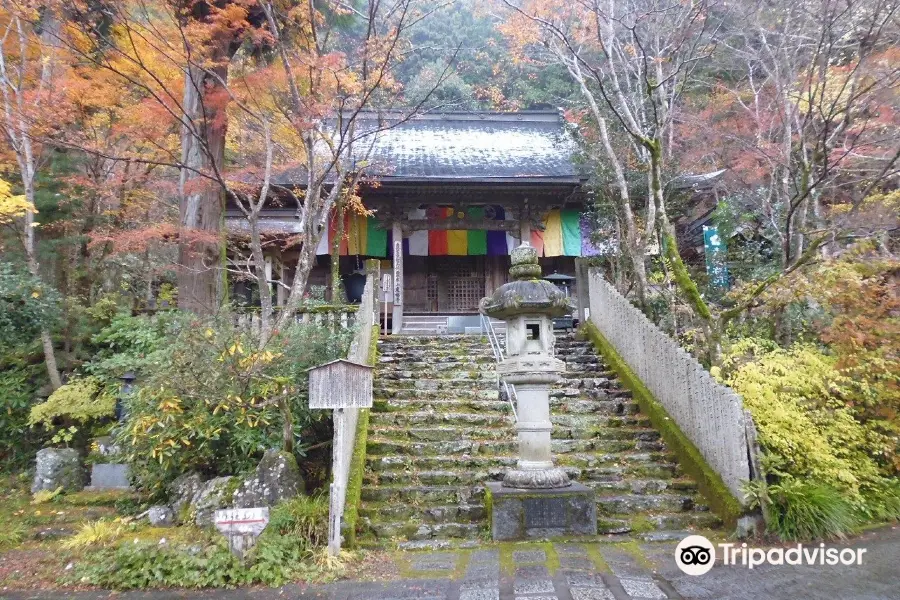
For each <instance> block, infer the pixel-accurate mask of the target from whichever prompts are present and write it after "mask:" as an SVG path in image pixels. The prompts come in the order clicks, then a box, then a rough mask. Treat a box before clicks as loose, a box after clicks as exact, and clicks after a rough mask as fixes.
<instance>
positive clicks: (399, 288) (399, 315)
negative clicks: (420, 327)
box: [391, 221, 403, 335]
mask: <svg viewBox="0 0 900 600" xmlns="http://www.w3.org/2000/svg"><path fill="white" fill-rule="evenodd" d="M391 234H392V239H393V243H394V278H393V280H394V291H393V293H394V313H393V316H392V326H391V332H392V333H393V334H395V335H396V334H398V333H400V330H401V329H403V229H402V228H401V227H400V222H399V221H394V224H393V225H392V226H391Z"/></svg>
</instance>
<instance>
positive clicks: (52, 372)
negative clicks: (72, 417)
mask: <svg viewBox="0 0 900 600" xmlns="http://www.w3.org/2000/svg"><path fill="white" fill-rule="evenodd" d="M29 154H30V152H29ZM26 171H27V172H23V173H22V177H23V179H24V180H25V181H24V183H25V186H24V187H25V199H26V200H28V202H29V203H31V205H32V206H34V183H33V181H34V179H33V178H34V171H33V170H31V167H30V166H28V167H26ZM25 258H26V260H27V262H28V270H29V272H31V274H32V275H33V276H34V277H35V278H39V277H40V276H41V272H40V268H39V267H38V261H37V252H36V250H35V246H34V213H33V212H31V211H30V210H29V211H27V212H26V213H25ZM41 346H42V347H43V349H44V364H45V365H47V375H48V376H49V377H50V385H51V386H52V387H53V389H54V390H58V389H59V388H61V387H62V378H61V377H60V376H59V367H58V366H57V364H56V352H55V350H54V349H53V337H52V336H51V335H50V330H49V329H47V328H46V327H44V328H42V329H41Z"/></svg>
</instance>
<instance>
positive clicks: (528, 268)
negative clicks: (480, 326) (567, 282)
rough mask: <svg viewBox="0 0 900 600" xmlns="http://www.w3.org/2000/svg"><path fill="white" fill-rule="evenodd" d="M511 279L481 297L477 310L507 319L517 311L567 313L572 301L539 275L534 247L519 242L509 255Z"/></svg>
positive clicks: (552, 313)
mask: <svg viewBox="0 0 900 600" xmlns="http://www.w3.org/2000/svg"><path fill="white" fill-rule="evenodd" d="M510 260H511V262H512V267H510V269H509V274H510V276H511V277H512V278H513V281H510V282H509V283H506V284H503V285H502V286H500V287H499V288H497V290H496V291H495V292H494V293H493V295H491V296H490V297H488V298H483V299H482V300H481V312H483V313H484V314H486V315H488V316H489V317H494V318H495V319H504V320H506V319H509V318H511V317H516V316H519V315H526V314H528V315H535V314H539V315H547V316H549V317H550V318H555V317H561V316H563V315H567V314H569V313H570V312H571V310H572V304H571V302H570V301H569V299H568V298H566V295H565V294H564V293H563V292H562V291H561V290H560V289H559V288H558V287H556V286H555V285H553V284H552V283H550V282H549V281H547V280H546V279H541V266H540V265H539V264H538V255H537V250H536V249H535V248H533V247H531V246H530V245H528V244H522V245H521V246H519V247H518V248H516V249H515V250H513V251H512V254H511V255H510Z"/></svg>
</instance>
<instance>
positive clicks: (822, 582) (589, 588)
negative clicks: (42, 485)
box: [0, 526, 900, 600]
mask: <svg viewBox="0 0 900 600" xmlns="http://www.w3.org/2000/svg"><path fill="white" fill-rule="evenodd" d="M839 546H841V547H856V548H866V549H867V553H866V554H865V555H864V562H863V564H862V565H861V566H849V567H845V566H840V567H827V566H762V567H757V568H755V569H753V570H749V569H747V568H746V567H734V566H724V565H719V564H717V565H716V567H715V568H713V570H712V571H710V572H709V573H707V574H705V575H702V576H699V577H691V576H688V575H684V574H683V573H682V572H681V571H680V570H679V569H678V568H677V567H676V566H675V561H674V548H675V543H674V542H664V543H662V542H661V543H644V542H630V543H625V544H612V543H584V544H582V543H571V544H557V543H554V544H550V543H543V544H521V545H509V544H506V545H503V546H500V547H499V548H498V547H495V546H487V547H484V548H476V549H473V550H463V551H450V550H447V551H438V552H401V553H398V554H397V555H396V560H397V561H398V563H399V564H400V565H402V569H401V570H402V571H403V573H404V576H405V577H406V578H405V579H403V580H400V581H394V582H387V583H371V582H358V581H342V582H339V583H335V584H330V585H325V586H317V587H313V588H301V587H298V586H287V587H284V588H281V589H250V590H232V591H222V590H217V591H208V592H146V593H128V594H115V595H112V596H111V595H109V594H105V593H97V592H91V593H69V592H56V593H43V594H39V593H38V594H34V593H32V594H28V593H9V594H3V593H2V592H0V598H10V599H17V600H18V599H25V598H35V599H48V600H49V599H54V600H55V599H56V598H81V599H83V600H97V599H99V598H107V597H114V598H118V599H122V600H140V599H147V600H163V599H169V598H172V599H174V598H187V599H193V600H201V599H205V598H217V599H224V600H243V599H259V600H270V599H273V600H274V599H276V598H284V599H296V600H313V599H316V600H420V599H421V600H666V599H670V600H751V599H752V600H819V599H821V600H825V599H828V600H900V528H898V527H896V526H895V527H888V528H884V529H881V530H878V531H873V532H870V533H868V534H865V535H863V536H860V537H859V538H857V539H856V540H854V541H853V542H852V543H851V544H846V545H839ZM419 575H421V576H419Z"/></svg>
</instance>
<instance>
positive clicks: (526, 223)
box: [519, 215, 531, 246]
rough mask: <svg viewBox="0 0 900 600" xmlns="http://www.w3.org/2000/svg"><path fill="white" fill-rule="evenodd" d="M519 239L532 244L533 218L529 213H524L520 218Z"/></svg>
mask: <svg viewBox="0 0 900 600" xmlns="http://www.w3.org/2000/svg"><path fill="white" fill-rule="evenodd" d="M519 240H520V242H521V243H523V244H528V245H529V246H530V245H531V220H529V218H528V216H527V215H522V218H521V219H520V220H519Z"/></svg>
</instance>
